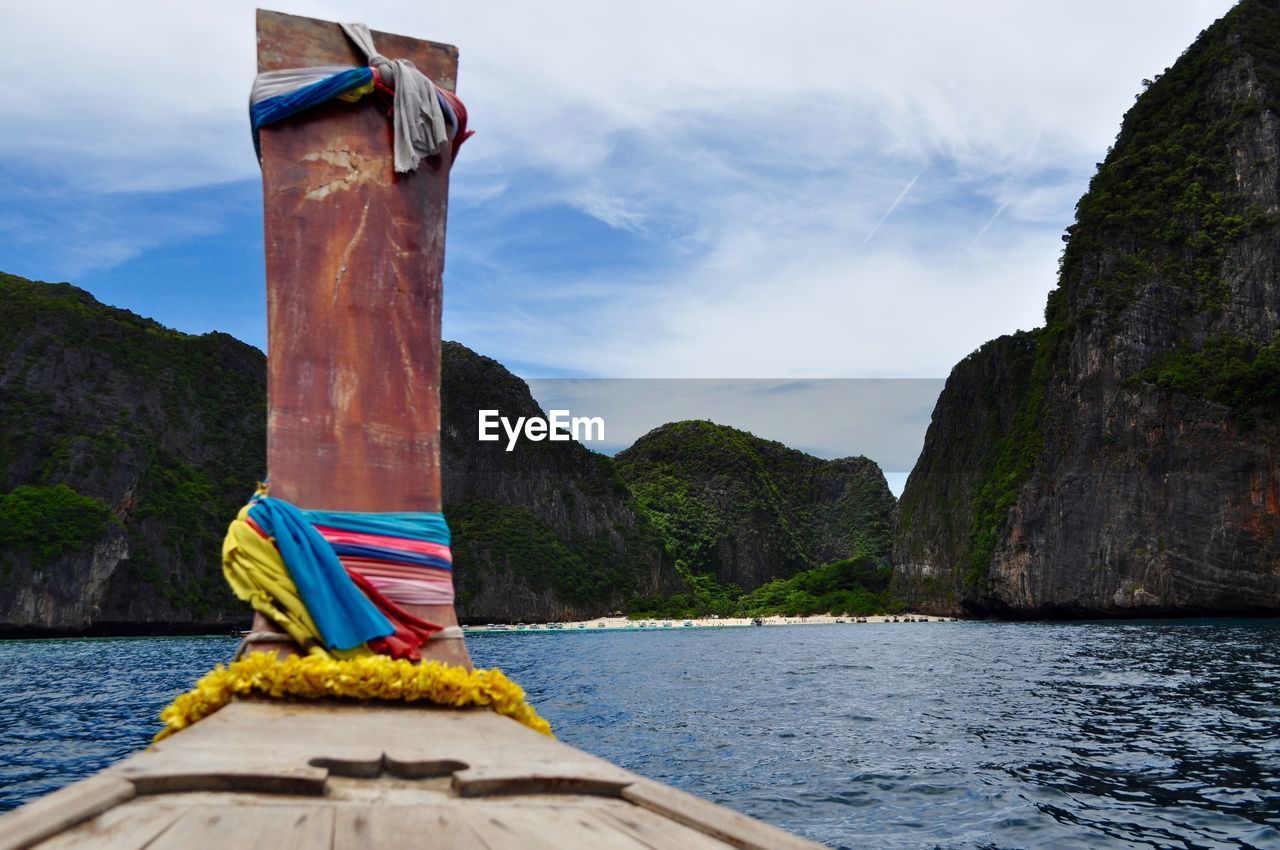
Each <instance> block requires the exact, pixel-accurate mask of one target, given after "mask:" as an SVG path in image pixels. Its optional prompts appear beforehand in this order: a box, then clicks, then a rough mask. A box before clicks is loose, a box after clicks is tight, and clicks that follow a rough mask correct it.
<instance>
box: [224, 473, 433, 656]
mask: <svg viewBox="0 0 1280 850" xmlns="http://www.w3.org/2000/svg"><path fill="white" fill-rule="evenodd" d="M449 545H450V536H449V526H448V525H447V524H446V523H445V520H444V516H443V515H442V514H438V513H380V514H367V513H347V512H336V511H303V510H299V509H298V508H296V507H294V506H293V505H291V504H289V503H288V502H284V501H281V500H280V499H273V498H270V497H268V496H266V495H264V494H263V493H261V492H260V493H259V494H258V495H256V496H254V498H253V499H252V500H251V501H250V502H249V504H248V505H246V506H245V507H244V508H243V509H241V511H240V513H239V515H237V517H236V519H235V520H234V521H233V522H232V523H231V526H230V528H229V529H228V530H227V537H226V540H225V541H224V542H223V545H222V569H223V574H224V575H225V576H226V578H227V582H228V583H229V584H230V585H231V589H232V591H233V592H234V593H235V594H236V596H238V597H239V598H240V599H243V600H245V601H247V602H248V603H249V604H250V605H252V606H253V608H254V610H256V611H258V612H260V613H261V614H263V615H264V616H266V617H267V618H268V619H270V620H271V621H272V622H274V623H276V624H277V625H278V626H279V627H280V628H282V629H284V631H285V632H287V633H288V634H289V636H290V637H291V638H293V640H294V641H295V642H296V643H297V644H298V645H299V646H300V647H302V648H303V649H304V650H305V651H307V652H308V653H311V654H317V655H332V656H335V657H339V658H347V657H353V656H357V655H361V654H368V653H371V652H372V653H379V654H384V655H391V656H393V657H395V658H409V659H411V660H418V659H419V658H420V657H421V655H420V652H419V650H420V648H421V646H422V644H424V643H425V642H426V641H427V640H429V639H430V638H431V635H432V634H434V633H435V632H438V631H440V629H441V627H440V626H437V625H435V624H433V623H428V622H426V621H425V620H421V619H419V618H418V617H415V616H414V615H412V614H410V613H408V612H407V611H405V610H404V609H403V608H401V607H400V605H402V604H406V605H449V604H452V603H453V598H454V596H453V573H452V563H453V558H452V555H451V552H450V549H449Z"/></svg>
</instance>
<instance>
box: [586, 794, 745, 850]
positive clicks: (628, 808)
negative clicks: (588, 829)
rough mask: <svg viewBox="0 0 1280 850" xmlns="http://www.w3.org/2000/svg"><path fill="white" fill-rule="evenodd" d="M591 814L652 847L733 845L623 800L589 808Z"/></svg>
mask: <svg viewBox="0 0 1280 850" xmlns="http://www.w3.org/2000/svg"><path fill="white" fill-rule="evenodd" d="M591 814H592V816H594V817H597V818H600V819H601V820H603V821H605V822H606V823H610V824H613V825H614V826H615V827H616V828H617V829H620V830H622V831H623V832H625V833H626V834H627V835H630V836H631V837H632V838H635V839H636V840H637V841H640V842H641V843H643V844H644V846H646V847H649V848H651V850H669V848H679V850H728V848H730V847H732V845H730V844H726V843H724V842H723V841H720V840H719V839H717V838H713V837H711V836H710V835H707V834H706V833H703V832H699V831H697V830H695V829H693V828H692V827H688V826H685V825H683V824H680V823H677V822H675V821H673V820H667V819H666V818H664V817H662V816H661V815H658V814H655V813H654V812H651V811H649V810H648V809H642V808H640V807H639V806H636V805H632V804H631V803H625V804H624V805H622V806H604V807H600V808H596V809H592V810H591Z"/></svg>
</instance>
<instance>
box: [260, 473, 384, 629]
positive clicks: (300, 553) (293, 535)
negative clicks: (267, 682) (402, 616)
mask: <svg viewBox="0 0 1280 850" xmlns="http://www.w3.org/2000/svg"><path fill="white" fill-rule="evenodd" d="M249 516H251V517H252V518H253V521H254V522H256V523H257V524H258V526H259V527H261V528H262V530H263V531H264V532H266V534H267V535H268V536H269V537H271V538H272V539H273V540H275V544H276V548H277V549H279V550H280V557H281V558H283V559H284V565H285V567H286V568H287V569H288V570H289V576H290V577H291V578H292V579H293V583H294V584H295V585H297V587H298V595H299V596H301V597H302V601H303V603H304V604H305V605H306V606H307V611H308V613H310V614H311V618H312V619H313V620H315V623H316V627H317V628H318V629H319V630H320V635H321V637H322V638H323V639H324V642H325V646H326V647H328V648H329V649H352V648H354V647H357V646H359V645H360V644H362V643H364V642H365V641H369V640H373V639H374V638H378V637H386V636H387V635H389V634H392V633H393V632H395V627H394V626H392V625H391V621H390V620H388V619H387V618H386V617H385V616H383V614H382V612H381V611H379V610H378V608H377V606H375V605H374V604H373V603H372V602H370V601H369V599H368V597H366V596H365V595H364V593H362V592H361V591H360V588H358V587H356V586H355V583H354V582H352V581H351V577H350V576H348V575H347V571H346V569H345V568H344V567H343V566H342V563H341V562H340V561H339V560H338V556H337V554H336V553H335V552H334V550H333V547H332V546H330V545H329V542H328V541H327V540H325V539H324V538H323V537H321V536H320V532H318V531H316V530H315V528H313V527H312V526H311V523H310V522H308V521H307V519H306V517H305V516H304V515H303V512H302V511H300V510H298V509H297V508H295V507H294V506H293V505H291V504H289V503H288V502H283V501H281V500H279V499H272V498H268V497H259V498H257V499H255V500H254V503H253V507H251V508H249Z"/></svg>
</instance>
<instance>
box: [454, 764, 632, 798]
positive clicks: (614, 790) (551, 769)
mask: <svg viewBox="0 0 1280 850" xmlns="http://www.w3.org/2000/svg"><path fill="white" fill-rule="evenodd" d="M590 768H591V765H589V764H587V765H583V764H581V763H578V764H575V763H573V762H566V763H565V764H562V765H536V766H532V767H531V766H529V765H520V764H519V763H516V764H513V765H511V766H508V767H491V768H471V769H469V770H461V771H458V772H457V773H455V774H454V775H453V790H454V791H456V792H457V793H458V796H459V797H486V796H492V795H496V794H588V795H593V796H598V797H619V796H621V794H622V789H623V788H624V787H625V786H626V785H627V784H628V782H629V781H630V780H629V778H627V777H620V776H593V775H592V771H591V769H590Z"/></svg>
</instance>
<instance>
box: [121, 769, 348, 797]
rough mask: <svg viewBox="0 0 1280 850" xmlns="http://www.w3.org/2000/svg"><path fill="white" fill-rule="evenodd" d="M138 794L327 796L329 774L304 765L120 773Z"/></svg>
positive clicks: (131, 770)
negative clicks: (325, 790)
mask: <svg viewBox="0 0 1280 850" xmlns="http://www.w3.org/2000/svg"><path fill="white" fill-rule="evenodd" d="M120 775H121V776H124V777H127V778H128V779H129V781H131V782H132V783H133V784H134V787H136V788H137V790H138V793H139V794H172V793H177V792H182V791H255V792H258V793H262V794H307V795H321V794H323V793H324V786H325V780H326V779H327V778H328V775H329V773H328V771H327V770H324V769H322V768H319V767H309V766H307V765H302V766H300V767H296V768H288V767H272V766H264V767H258V766H256V765H252V764H244V765H241V766H235V767H229V766H216V765H208V766H204V767H201V766H198V765H186V764H183V765H181V766H176V765H173V764H172V763H170V764H168V765H158V766H156V767H155V768H150V767H147V766H140V767H128V768H124V769H122V770H121V771H120Z"/></svg>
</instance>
